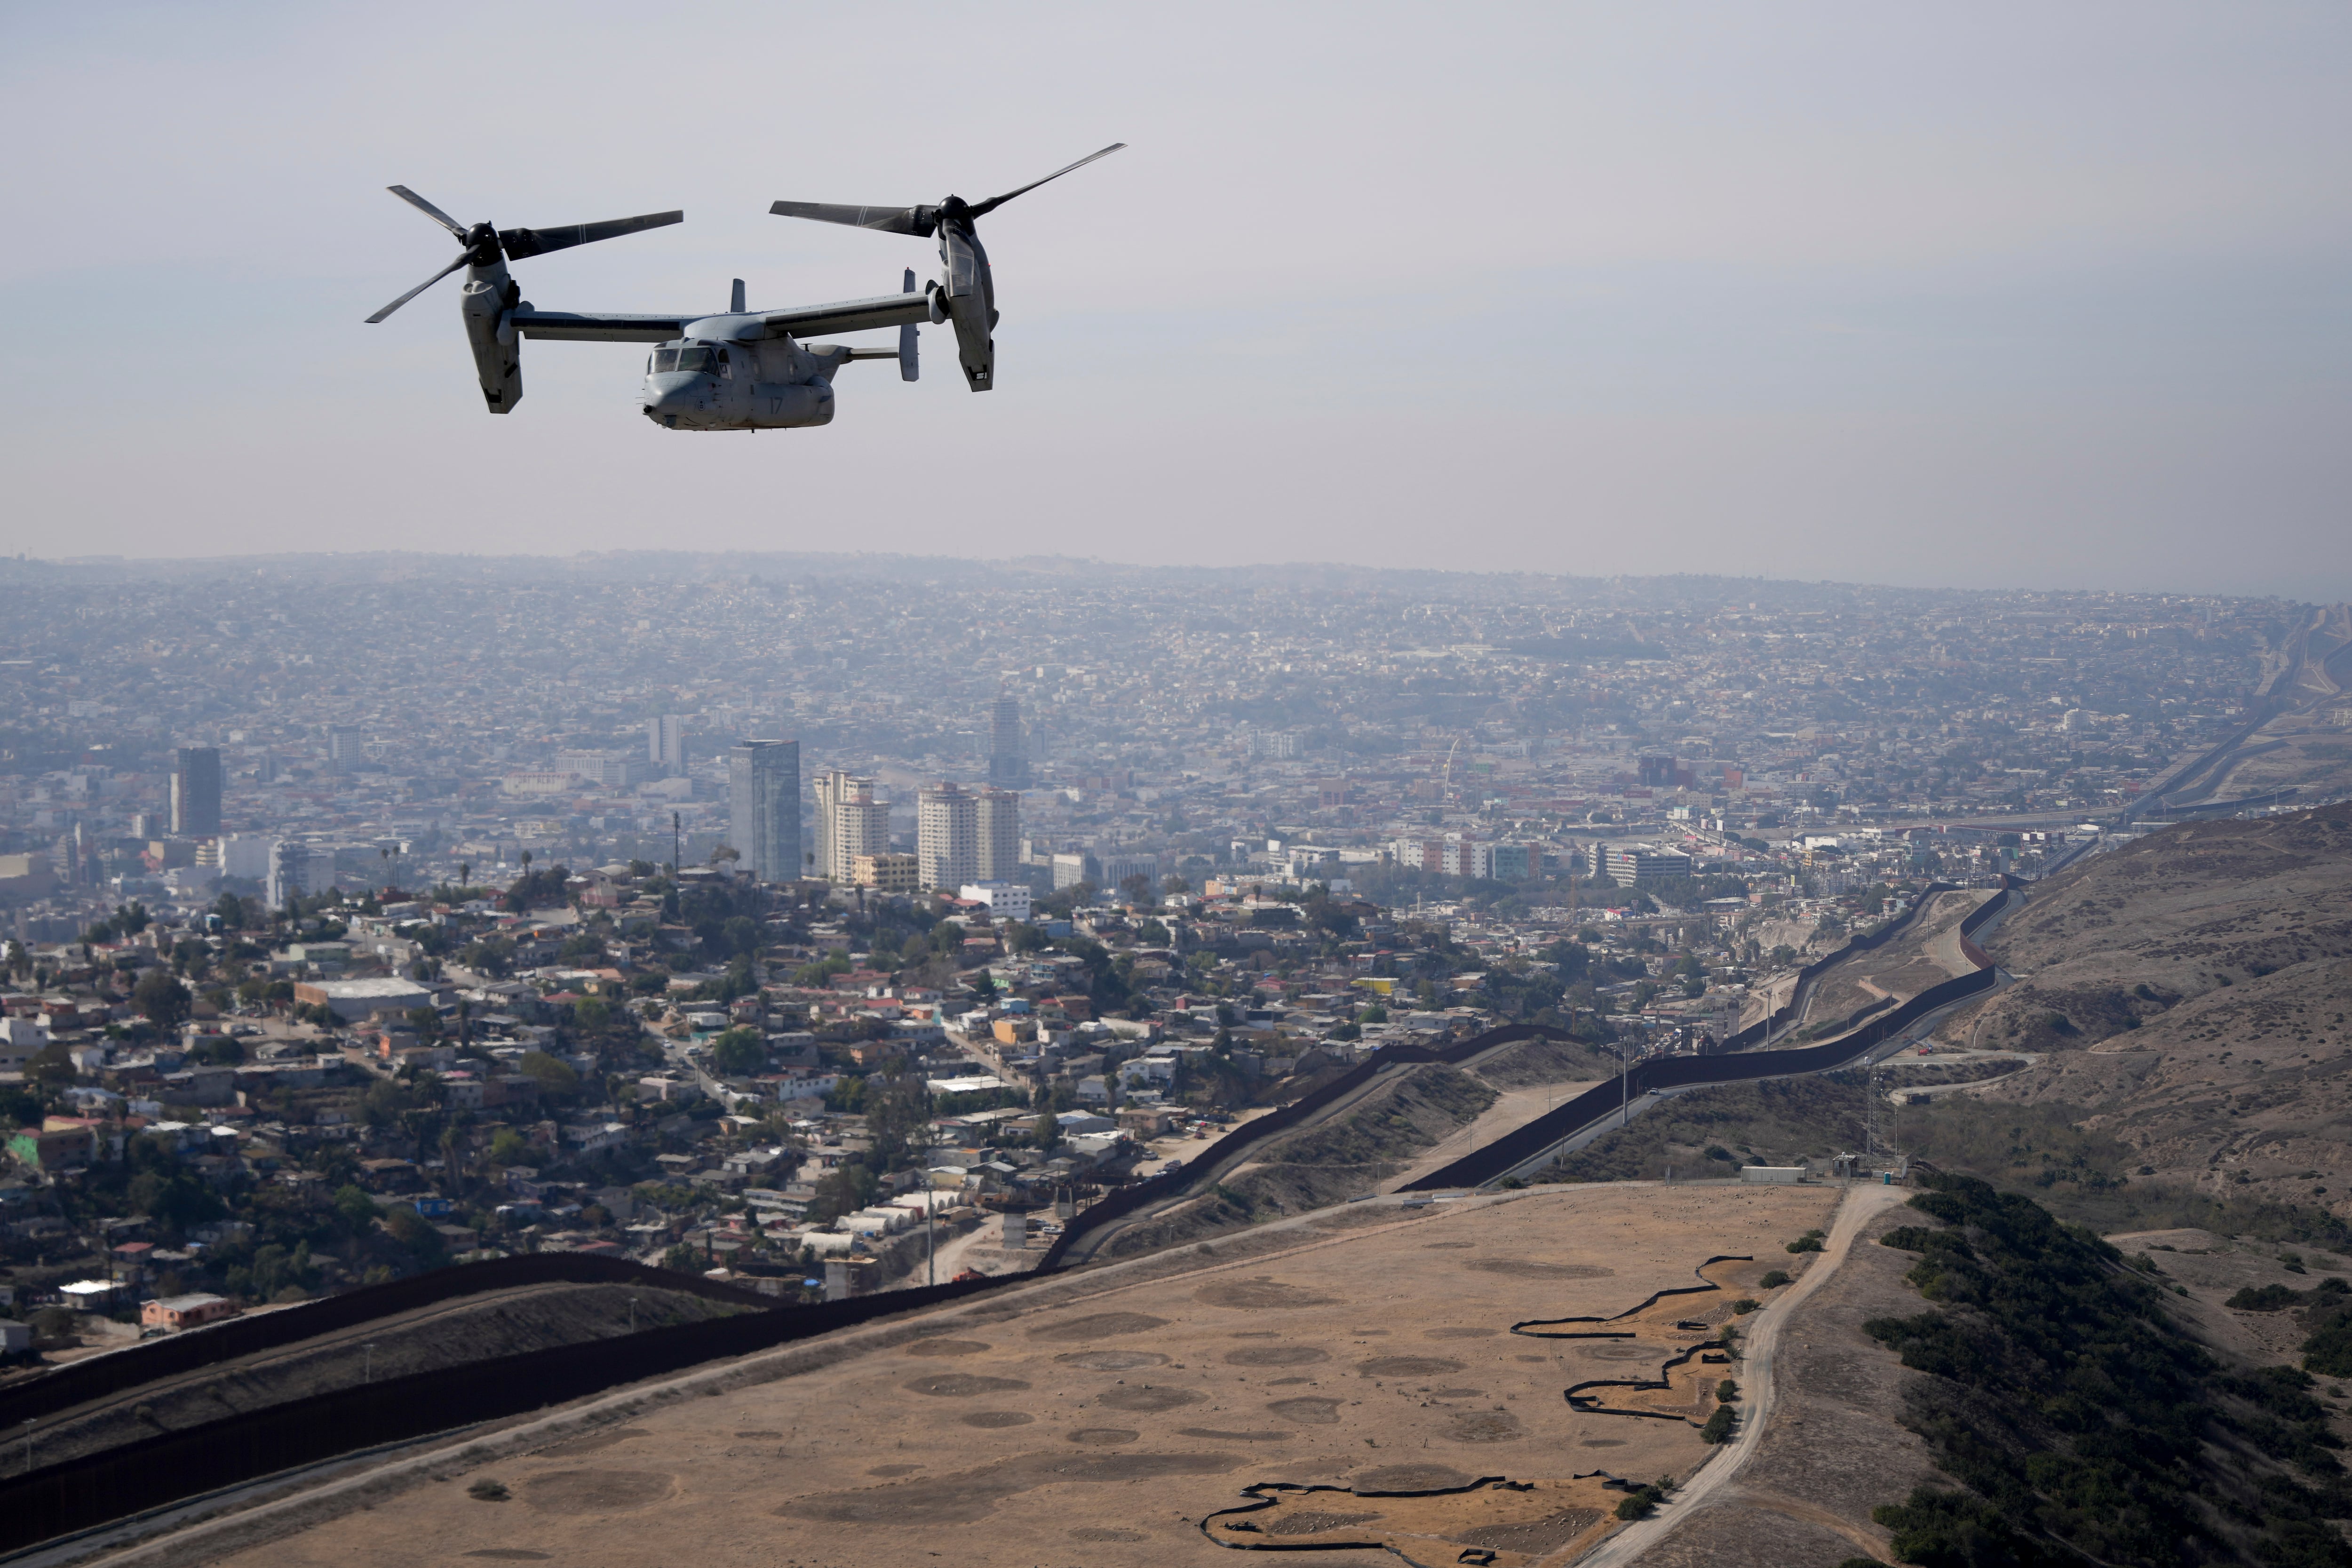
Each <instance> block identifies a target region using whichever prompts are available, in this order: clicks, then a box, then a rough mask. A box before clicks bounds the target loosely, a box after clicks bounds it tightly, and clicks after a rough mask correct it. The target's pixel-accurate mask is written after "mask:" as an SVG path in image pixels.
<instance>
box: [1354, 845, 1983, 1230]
mask: <svg viewBox="0 0 2352 1568" xmlns="http://www.w3.org/2000/svg"><path fill="white" fill-rule="evenodd" d="M1940 890H1948V889H1940ZM2010 897H2011V892H2010V889H2008V888H2007V887H2006V886H2005V887H2004V888H2003V889H2002V896H2001V897H2000V898H1997V899H1988V900H1986V901H1985V902H1983V903H1981V904H1979V905H1978V906H1977V907H1976V908H1975V909H1973V910H1969V913H1968V915H1967V916H1966V917H1965V918H1963V919H1962V920H1961V921H1960V933H1959V934H1960V940H1961V943H1962V947H1961V951H1962V952H1966V953H1968V954H1969V961H1970V962H1971V963H1980V964H1981V967H1979V969H1977V970H1976V971H1975V972H1974V973H1969V974H1961V975H1955V976H1954V977H1953V978H1951V979H1949V980H1947V981H1944V982H1943V983H1942V984H1937V985H1931V986H1929V987H1928V988H1927V990H1925V991H1922V992H1920V993H1919V994H1917V995H1916V996H1914V997H1912V998H1911V999H1910V1000H1909V1001H1907V1002H1906V1003H1904V1004H1903V1005H1901V1006H1898V1007H1896V1008H1895V1009H1894V1010H1893V1011H1891V1012H1886V1013H1881V1014H1879V1015H1878V1016H1876V1017H1874V1018H1872V1019H1870V1020H1869V1021H1868V1022H1866V1023H1864V1025H1863V1026H1861V1027H1860V1028H1857V1029H1855V1030H1853V1032H1852V1033H1850V1034H1845V1035H1841V1036H1839V1037H1837V1038H1836V1039H1833V1040H1828V1041H1824V1042H1823V1043H1822V1044H1821V1045H1818V1046H1797V1047H1790V1048H1789V1049H1785V1050H1777V1051H1756V1050H1750V1051H1744V1052H1739V1053H1738V1054H1734V1055H1727V1056H1711V1057H1680V1056H1677V1057H1654V1058H1651V1059H1649V1060H1648V1061H1643V1062H1636V1063H1634V1064H1633V1068H1632V1070H1631V1071H1629V1072H1627V1073H1626V1074H1625V1075H1624V1076H1623V1079H1622V1081H1612V1082H1609V1083H1604V1084H1600V1085H1597V1086H1596V1087H1594V1088H1592V1089H1587V1090H1585V1091H1584V1092H1583V1093H1582V1094H1580V1095H1578V1096H1577V1097H1576V1098H1575V1099H1574V1100H1570V1101H1568V1102H1567V1103H1566V1104H1564V1105H1560V1106H1557V1107H1555V1108H1553V1109H1552V1110H1549V1111H1547V1112H1545V1113H1544V1114H1543V1115H1541V1116H1538V1117H1537V1118H1536V1119H1535V1120H1533V1121H1528V1122H1524V1123H1522V1124H1520V1125H1519V1126H1518V1127H1516V1128H1514V1129H1512V1130H1511V1131H1508V1132H1506V1133H1504V1134H1503V1135H1502V1136H1500V1137H1498V1138H1496V1140H1495V1141H1494V1142H1492V1143H1489V1144H1487V1145H1486V1147H1485V1148H1483V1149H1480V1150H1477V1151H1475V1152H1473V1153H1470V1154H1466V1155H1465V1156H1463V1157H1462V1158H1461V1159H1459V1160H1456V1161H1454V1163H1452V1164H1450V1165H1446V1166H1444V1167H1443V1168H1441V1169H1439V1170H1436V1171H1433V1172H1431V1173H1429V1174H1428V1175H1426V1176H1423V1177H1422V1178H1421V1179H1420V1180H1418V1181H1414V1182H1408V1183H1406V1184H1404V1186H1403V1187H1402V1189H1401V1190H1402V1191H1404V1192H1429V1191H1433V1190H1437V1189H1442V1188H1452V1187H1475V1186H1481V1185H1484V1184H1486V1183H1488V1182H1493V1181H1498V1180H1500V1179H1501V1178H1502V1177H1504V1176H1506V1175H1507V1174H1509V1173H1511V1171H1512V1170H1514V1169H1515V1168H1516V1167H1517V1166H1520V1165H1523V1164H1525V1163H1528V1161H1530V1160H1533V1159H1535V1158H1537V1157H1538V1155H1541V1154H1542V1153H1543V1152H1545V1151H1546V1150H1548V1149H1549V1148H1551V1147H1552V1146H1554V1145H1555V1144H1558V1143H1561V1142H1566V1141H1567V1140H1568V1139H1570V1138H1571V1137H1573V1136H1574V1135H1575V1134H1577V1133H1578V1132H1580V1131H1583V1130H1584V1129H1586V1128H1587V1127H1590V1126H1591V1125H1592V1124H1593V1123H1594V1122H1596V1121H1602V1120H1604V1119H1606V1118H1607V1117H1608V1115H1609V1114H1610V1112H1612V1111H1614V1110H1620V1108H1621V1107H1623V1106H1625V1105H1627V1104H1628V1103H1629V1102H1630V1101H1631V1100H1633V1099H1636V1098H1639V1097H1641V1096H1643V1095H1647V1094H1648V1093H1649V1092H1650V1091H1651V1090H1652V1089H1683V1088H1690V1087H1696V1086H1698V1085H1702V1084H1718V1083H1748V1082H1753V1081H1755V1080H1756V1079H1767V1078H1788V1077H1790V1076H1793V1075H1795V1074H1798V1073H1813V1072H1827V1071H1829V1070H1830V1069H1831V1068H1841V1067H1843V1066H1845V1065H1846V1064H1847V1063H1849V1062H1851V1061H1853V1060H1854V1059H1856V1058H1859V1057H1862V1056H1864V1055H1866V1054H1867V1053H1868V1052H1870V1051H1872V1050H1874V1049H1875V1048H1877V1047H1879V1046H1882V1045H1884V1044H1885V1042H1886V1041H1888V1040H1890V1039H1893V1038H1894V1037H1896V1036H1898V1035H1900V1034H1902V1033H1903V1031H1904V1030H1906V1029H1908V1028H1909V1027H1911V1026H1912V1025H1914V1024H1916V1023H1917V1022H1918V1021H1919V1020H1920V1019H1922V1018H1924V1017H1926V1016H1927V1015H1928V1014H1930V1013H1933V1012H1935V1011H1936V1010H1937V1009H1938V1008H1941V1007H1948V1006H1950V1005H1952V1004H1953V1003H1955V1002H1959V1001H1964V1000H1966V999H1967V998H1969V997H1970V996H1974V995H1977V994H1980V993H1982V992H1986V991H1990V990H1991V989H1992V988H1993V986H1994V985H1995V984H1998V983H1999V978H2000V975H1999V971H1997V970H1996V969H1995V968H1994V967H1993V964H1992V961H1991V960H1990V958H1983V957H1981V956H1980V955H1981V953H1982V952H1983V950H1982V949H1980V948H1977V947H1976V944H1975V942H1973V941H1971V940H1970V939H1971V938H1973V937H1974V936H1975V934H1976V933H1977V932H1978V931H1981V930H1982V929H1983V928H1984V927H1985V925H1986V924H1987V923H1988V922H1989V921H1991V920H1992V919H1993V918H1994V917H1995V916H1997V915H1998V914H2000V912H2001V910H2004V909H2006V908H2007V907H2008V904H2009V900H2010ZM1927 901H1928V900H1927V898H1926V897H1925V896H1922V897H1921V899H1920V900H1919V906H1918V907H1919V908H1920V909H1925V908H1926V907H1927ZM1915 913H1916V911H1915ZM1908 924H1909V922H1908V921H1904V922H1900V925H1902V926H1907V925H1908ZM1898 929H1899V926H1898V927H1895V928H1889V930H1888V931H1880V932H1875V933H1874V934H1873V935H1872V936H1871V937H1865V938H1857V939H1856V942H1855V943H1850V944H1849V945H1848V947H1847V949H1846V950H1844V951H1845V952H1851V951H1852V950H1853V946H1854V945H1857V944H1862V943H1866V944H1867V945H1868V946H1870V947H1877V946H1881V945H1883V944H1884V943H1885V942H1886V940H1887V939H1888V938H1889V936H1890V935H1891V934H1893V933H1894V932H1895V931H1896V930H1898ZM1809 967H1812V968H1814V969H1815V972H1816V973H1818V969H1819V966H1809ZM1795 1006H1796V1003H1795V1001H1793V1000H1792V1001H1791V1002H1790V1009H1788V1010H1793V1008H1794V1007H1795ZM1763 1028H1764V1026H1763V1025H1760V1024H1759V1025H1753V1026H1750V1028H1749V1029H1747V1030H1742V1031H1741V1035H1743V1036H1747V1035H1750V1034H1754V1035H1756V1036H1757V1037H1760V1032H1761V1031H1762V1029H1763ZM1735 1038H1737V1037H1735Z"/></svg>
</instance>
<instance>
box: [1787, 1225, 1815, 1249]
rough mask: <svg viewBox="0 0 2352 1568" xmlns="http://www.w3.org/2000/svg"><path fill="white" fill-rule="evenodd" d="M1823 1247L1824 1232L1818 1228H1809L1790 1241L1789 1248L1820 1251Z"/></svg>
mask: <svg viewBox="0 0 2352 1568" xmlns="http://www.w3.org/2000/svg"><path fill="white" fill-rule="evenodd" d="M1821 1249H1822V1233H1821V1232H1820V1231H1818V1230H1809V1231H1807V1232H1805V1234H1804V1235H1802V1236H1801V1237H1797V1239H1796V1240H1794V1241H1792V1242H1790V1243H1789V1250H1790V1251H1791V1252H1819V1251H1820V1250H1821Z"/></svg>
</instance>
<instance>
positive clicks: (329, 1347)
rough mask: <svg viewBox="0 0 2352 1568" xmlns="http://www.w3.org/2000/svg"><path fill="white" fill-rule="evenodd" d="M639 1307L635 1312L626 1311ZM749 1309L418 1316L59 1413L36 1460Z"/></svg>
mask: <svg viewBox="0 0 2352 1568" xmlns="http://www.w3.org/2000/svg"><path fill="white" fill-rule="evenodd" d="M633 1300H634V1305H632V1302H633ZM744 1310H747V1309H745V1308H742V1307H738V1306H731V1305H729V1304H728V1303H725V1302H721V1301H712V1300H705V1299H704V1298H702V1297H699V1296H692V1295H688V1294H685V1293H683V1292H673V1291H667V1290H659V1289H643V1288H637V1287H631V1286H625V1285H543V1286H535V1287H532V1288H530V1289H519V1290H499V1291H493V1292H490V1293H488V1294H485V1295H481V1296H468V1297H464V1298H461V1299H459V1300H455V1301H447V1302H443V1303H441V1304H439V1305H436V1306H433V1307H427V1308H420V1309H418V1310H415V1311H413V1312H403V1313H399V1314H396V1315H394V1316H393V1317H389V1318H385V1319H383V1320H381V1321H377V1322H374V1323H371V1324H368V1325H366V1326H365V1327H363V1328H358V1329H350V1330H345V1331H341V1332H338V1333H335V1334H331V1335H326V1336H322V1337H321V1338H320V1339H316V1340H307V1341H303V1342H299V1343H297V1344H292V1345H287V1346H283V1347H280V1348H278V1349H276V1350H271V1351H265V1352H260V1353H258V1354H256V1355H252V1356H247V1357H243V1358H241V1359H239V1360H237V1361H234V1362H230V1363H226V1364H224V1365H222V1366H218V1367H210V1368H206V1369H205V1370H203V1371H200V1372H194V1373H187V1374H185V1375H184V1376H180V1377H175V1378H170V1379H166V1380H163V1381H162V1382H159V1383H154V1384H148V1385H146V1386H144V1387H142V1388H137V1389H130V1390H125V1391H124V1392H123V1393H121V1394H114V1395H110V1396H109V1397H108V1398H106V1399H104V1400H101V1401H95V1402H93V1403H91V1404H89V1405H82V1406H79V1407H77V1408H75V1409H72V1410H68V1411H64V1412H61V1413H59V1414H58V1415H55V1416H52V1417H48V1418H47V1419H45V1420H43V1421H42V1422H40V1423H39V1425H38V1426H37V1428H36V1431H35V1434H34V1441H35V1443H36V1444H37V1447H38V1452H39V1458H40V1461H41V1462H42V1463H44V1464H55V1463H57V1462H58V1461H60V1460H63V1459H68V1458H77V1457H79V1456H80V1455H83V1454H89V1453H95V1452H98V1451H100V1450H101V1449H105V1448H110V1447H116V1446H118V1445H120V1444H123V1443H131V1442H136V1441H138V1440H139V1439H140V1438H142V1437H152V1436H155V1435H156V1434H157V1433H160V1432H171V1431H177V1430H180V1429H183V1428H185V1427H189V1426H202V1425H204V1424H205V1423H206V1422H209V1421H218V1420H220V1419H222V1418H223V1417H225V1416H228V1415H238V1414H241V1413H243V1412H246V1411H249V1410H258V1409H262V1408H265V1407H267V1406H268V1405H280V1404H284V1403H286V1402H287V1401H289V1400H294V1399H303V1398H307V1397H309V1396H310V1395H311V1394H324V1393H327V1392H328V1391H330V1390H332V1389H337V1388H345V1387H349V1386H351V1385H352V1384H358V1383H360V1382H361V1381H362V1379H368V1378H374V1379H383V1378H390V1377H404V1376H406V1375H407V1374H408V1373H417V1372H431V1371H436V1370H438V1369H440V1368H442V1367H448V1366H459V1365H464V1364H467V1363H473V1362H480V1361H488V1360H493V1359H495V1358H497V1357H499V1356H509V1355H519V1354H520V1353H522V1352H526V1351H536V1350H546V1349H549V1348H551V1347H552V1346H556V1345H568V1344H580V1343H583V1342H587V1341H590V1340H600V1339H611V1338H614V1336H616V1335H621V1334H626V1333H627V1332H629V1331H630V1325H631V1323H632V1322H633V1321H634V1323H635V1326H636V1327H637V1328H639V1329H652V1328H660V1327H665V1326H667V1325H669V1324H672V1323H694V1322H703V1321H709V1319H712V1318H721V1317H730V1316H732V1315H734V1314H735V1313H738V1312H740V1311H744Z"/></svg>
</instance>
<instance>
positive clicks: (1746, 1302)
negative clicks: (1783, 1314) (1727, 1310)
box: [1731, 1296, 1763, 1317]
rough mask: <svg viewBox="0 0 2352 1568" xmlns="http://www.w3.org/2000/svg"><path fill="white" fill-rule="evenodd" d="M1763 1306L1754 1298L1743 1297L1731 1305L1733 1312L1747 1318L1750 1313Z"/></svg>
mask: <svg viewBox="0 0 2352 1568" xmlns="http://www.w3.org/2000/svg"><path fill="white" fill-rule="evenodd" d="M1762 1304H1763V1303H1761V1302H1759V1301H1758V1300H1756V1298H1755V1297H1753V1296H1742V1297H1741V1298H1739V1300H1737V1301H1734V1302H1733V1303H1732V1304H1731V1310H1733V1311H1734V1312H1736V1313H1738V1314H1739V1315H1740V1316H1741V1317H1745V1316H1747V1315H1748V1313H1750V1312H1752V1311H1754V1310H1756V1309H1757V1308H1758V1307H1759V1306H1761V1305H1762Z"/></svg>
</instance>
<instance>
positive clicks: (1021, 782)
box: [988, 697, 1029, 789]
mask: <svg viewBox="0 0 2352 1568" xmlns="http://www.w3.org/2000/svg"><path fill="white" fill-rule="evenodd" d="M988 782H989V783H990V784H995V785H997V786H998V787H999V788H1002V789H1021V788H1024V787H1025V786H1026V785H1027V784H1028V783H1029V753H1028V751H1027V749H1026V748H1025V747H1024V745H1023V744H1022V742H1021V703H1020V701H1019V700H1017V699H1015V698H1011V697H1000V698H998V699H997V700H996V710H995V712H994V713H993V714H992V716H991V718H990V721H989V726H988Z"/></svg>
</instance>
